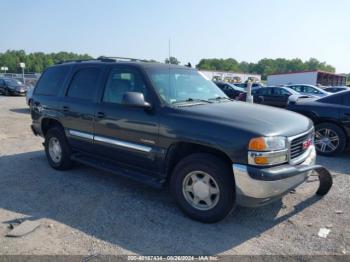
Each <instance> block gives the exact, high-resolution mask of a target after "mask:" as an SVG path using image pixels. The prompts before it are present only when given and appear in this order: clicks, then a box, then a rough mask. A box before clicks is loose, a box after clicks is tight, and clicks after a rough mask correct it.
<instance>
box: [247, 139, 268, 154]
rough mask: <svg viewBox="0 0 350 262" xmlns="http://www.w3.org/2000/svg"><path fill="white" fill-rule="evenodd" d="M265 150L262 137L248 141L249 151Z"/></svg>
mask: <svg viewBox="0 0 350 262" xmlns="http://www.w3.org/2000/svg"><path fill="white" fill-rule="evenodd" d="M265 149H266V143H265V139H264V138H262V137H258V138H253V139H251V140H250V141H249V150H253V151H264V150H265Z"/></svg>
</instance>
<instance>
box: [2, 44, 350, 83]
mask: <svg viewBox="0 0 350 262" xmlns="http://www.w3.org/2000/svg"><path fill="white" fill-rule="evenodd" d="M91 58H93V57H92V56H90V55H88V54H76V53H69V52H58V53H43V52H34V53H29V54H27V53H26V52H25V51H24V50H7V51H6V52H4V53H0V67H2V66H6V67H8V72H11V73H20V72H21V68H20V67H19V63H21V62H23V63H25V64H26V68H25V71H26V72H31V73H40V72H42V71H43V70H44V69H45V68H47V67H48V66H51V65H54V64H55V63H57V62H60V61H66V60H77V59H91ZM150 61H155V60H150ZM164 62H165V63H169V62H170V63H171V64H180V61H179V60H178V59H177V58H175V57H170V59H168V58H166V59H165V61H164ZM196 68H197V69H202V70H218V71H234V72H241V73H255V74H260V75H262V79H266V76H267V75H269V74H274V73H287V72H295V71H306V70H323V71H328V72H335V68H334V67H333V66H331V65H329V64H327V63H326V62H320V61H318V60H317V59H315V58H310V59H309V60H307V61H302V60H301V59H299V58H295V59H285V58H277V59H269V58H264V59H261V60H260V61H258V62H257V63H248V62H245V61H241V62H238V61H237V60H236V59H234V58H227V59H218V58H210V59H208V58H204V59H201V60H200V61H199V63H198V64H197V65H196ZM349 76H350V74H349Z"/></svg>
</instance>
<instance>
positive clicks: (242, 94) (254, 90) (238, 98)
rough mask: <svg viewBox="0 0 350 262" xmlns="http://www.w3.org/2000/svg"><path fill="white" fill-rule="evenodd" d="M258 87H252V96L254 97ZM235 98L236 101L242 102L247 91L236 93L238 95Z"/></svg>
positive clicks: (245, 98) (245, 99)
mask: <svg viewBox="0 0 350 262" xmlns="http://www.w3.org/2000/svg"><path fill="white" fill-rule="evenodd" d="M259 89H260V88H256V89H252V96H253V97H254V95H255V93H256V91H257V90H259ZM236 100H238V101H243V102H245V101H247V92H244V93H240V94H239V95H238V97H236Z"/></svg>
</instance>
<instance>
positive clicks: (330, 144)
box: [315, 123, 346, 156]
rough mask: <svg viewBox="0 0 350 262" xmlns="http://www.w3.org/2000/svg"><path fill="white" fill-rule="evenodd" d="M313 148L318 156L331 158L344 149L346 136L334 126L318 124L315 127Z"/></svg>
mask: <svg viewBox="0 0 350 262" xmlns="http://www.w3.org/2000/svg"><path fill="white" fill-rule="evenodd" d="M315 147H316V150H317V152H318V153H319V154H320V155H324V156H333V155H336V154H339V153H341V152H343V151H344V149H345V147H346V135H345V133H344V131H343V130H342V129H341V128H340V127H339V126H337V125H335V124H332V123H322V124H318V125H316V127H315Z"/></svg>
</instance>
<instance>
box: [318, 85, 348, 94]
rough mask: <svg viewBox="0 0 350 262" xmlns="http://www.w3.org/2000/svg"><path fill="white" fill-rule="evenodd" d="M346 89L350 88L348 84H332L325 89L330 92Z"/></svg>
mask: <svg viewBox="0 0 350 262" xmlns="http://www.w3.org/2000/svg"><path fill="white" fill-rule="evenodd" d="M345 90H350V88H349V87H347V86H330V87H326V88H325V89H324V91H327V92H329V93H337V92H340V91H345Z"/></svg>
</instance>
